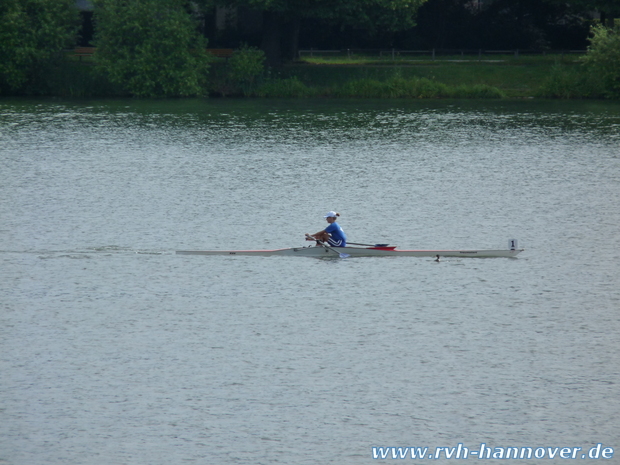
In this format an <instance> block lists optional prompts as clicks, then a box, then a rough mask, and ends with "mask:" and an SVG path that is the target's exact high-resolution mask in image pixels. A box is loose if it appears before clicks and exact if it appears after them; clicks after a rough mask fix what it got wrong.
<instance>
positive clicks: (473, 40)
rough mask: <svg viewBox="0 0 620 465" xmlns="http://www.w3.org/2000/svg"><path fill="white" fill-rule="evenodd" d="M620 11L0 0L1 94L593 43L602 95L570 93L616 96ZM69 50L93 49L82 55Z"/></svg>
mask: <svg viewBox="0 0 620 465" xmlns="http://www.w3.org/2000/svg"><path fill="white" fill-rule="evenodd" d="M78 7H79V8H78ZM619 15H620V2H619V1H618V0H364V1H363V2H361V1H360V2H357V1H351V0H279V1H277V2H274V1H273V0H133V1H131V2H127V1H126V0H90V1H88V0H79V1H76V0H3V1H2V2H0V56H2V57H3V59H2V60H0V95H73V96H87V95H128V96H136V97H158V96H159V97H162V96H178V97H183V96H196V95H213V94H219V95H241V94H243V95H263V94H265V95H267V94H270V92H267V91H265V89H266V88H267V87H269V86H272V85H273V83H274V76H277V73H270V72H269V70H270V69H273V68H277V67H279V66H280V65H282V64H284V63H290V62H292V61H294V60H295V59H296V58H297V51H298V50H299V49H309V48H314V49H323V50H325V49H328V50H334V49H346V48H349V49H351V48H354V49H393V48H395V49H400V50H428V49H431V48H432V49H440V50H441V49H443V50H446V49H452V50H455V49H457V50H479V49H484V50H514V49H519V50H537V51H544V50H575V49H581V50H583V49H585V48H586V46H588V44H590V48H591V50H590V52H589V53H588V57H586V58H588V59H587V60H585V61H584V63H588V64H589V65H590V68H591V70H592V72H591V73H590V75H592V76H595V77H599V78H601V79H600V80H601V82H602V83H603V84H601V86H604V87H601V89H603V88H604V89H606V90H605V91H604V92H602V91H597V92H593V91H580V92H579V93H578V95H582V96H594V95H609V96H612V95H617V94H618V92H619V91H618V89H620V70H619V69H618V63H620V57H618V55H619V54H620V51H619V50H618V49H620V42H619V37H620V31H619V30H618V28H614V27H613V20H614V18H615V17H616V16H619ZM597 28H598V29H597ZM594 45H595V47H593V46H594ZM76 46H83V47H84V46H88V47H94V48H95V49H96V52H95V53H94V55H93V56H92V57H90V58H89V59H87V60H85V61H84V62H82V61H81V58H80V60H79V61H78V59H77V56H76V55H75V54H74V53H72V52H71V50H72V49H73V48H74V47H76ZM217 48H225V49H234V52H233V53H232V56H230V57H229V58H228V59H227V60H224V61H223V60H222V59H215V58H214V56H213V54H211V53H209V52H208V49H217ZM593 48H595V50H592V49H593ZM557 76H558V78H557V79H556V81H557V83H560V84H561V85H558V86H556V88H558V89H559V88H560V87H561V88H562V89H566V88H572V87H575V86H576V85H577V84H578V85H579V87H580V88H584V89H585V88H594V86H592V85H591V84H590V83H591V82H593V81H592V80H591V79H589V78H588V79H587V80H584V79H582V76H581V74H578V75H575V76H567V75H566V74H562V73H558V74H557ZM270 80H271V81H270ZM560 81H561V82H560ZM573 83H576V84H573ZM583 83H586V84H583ZM281 84H282V85H284V87H287V88H289V89H296V91H295V92H297V91H298V90H299V89H301V87H300V86H299V84H300V83H299V82H297V81H286V82H280V83H279V84H278V86H279V87H280V89H282V88H283V87H282V85H281ZM310 84H311V85H314V83H310ZM375 84H376V83H372V86H375V87H376V85H375ZM392 84H394V86H396V87H399V86H400V87H402V88H404V89H406V91H403V92H400V91H399V92H395V91H394V92H393V91H389V92H388V93H391V94H394V95H397V94H398V95H400V94H402V95H409V96H411V95H415V94H416V93H417V92H418V90H417V89H418V85H419V84H420V83H419V82H418V81H416V82H413V81H407V82H405V81H403V80H402V79H400V78H399V77H398V76H396V77H395V78H394V80H393V83H392ZM381 85H382V84H381ZM425 85H426V83H425ZM261 86H262V87H261ZM265 86H267V87H265ZM372 86H371V87H372ZM259 87H260V88H261V89H262V90H259ZM379 87H381V86H379ZM287 92H288V91H287ZM304 92H306V90H304ZM317 92H319V91H318V90H316V89H314V90H313V91H312V92H310V93H313V94H316V93H317ZM322 92H324V93H325V92H327V93H328V94H330V95H336V94H338V93H339V92H340V91H334V90H333V89H332V90H330V91H322ZM373 92H374V91H373ZM381 92H384V91H383V90H381ZM433 92H434V91H433ZM562 92H563V93H565V92H564V91H562ZM371 93H372V92H371ZM482 93H484V94H489V92H487V90H484V92H482ZM441 94H442V95H453V93H452V91H451V90H449V91H444V90H442V92H441ZM494 94H495V93H494ZM552 94H560V92H558V91H553V92H552ZM270 95H272V94H270Z"/></svg>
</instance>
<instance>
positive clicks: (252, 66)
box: [226, 45, 265, 95]
mask: <svg viewBox="0 0 620 465" xmlns="http://www.w3.org/2000/svg"><path fill="white" fill-rule="evenodd" d="M264 63H265V52H263V51H262V50H260V49H258V48H256V47H248V46H247V45H246V46H243V47H241V48H240V49H238V50H235V51H234V52H233V54H232V56H231V57H230V58H229V60H228V63H227V64H226V67H227V74H228V77H229V79H230V80H231V81H232V82H233V84H234V85H235V86H237V87H238V88H240V89H241V91H242V92H243V94H244V95H250V94H251V93H252V91H253V90H254V88H255V86H256V82H257V79H258V78H259V77H260V76H261V75H262V74H263V73H264V71H265V64H264Z"/></svg>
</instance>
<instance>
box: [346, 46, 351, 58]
mask: <svg viewBox="0 0 620 465" xmlns="http://www.w3.org/2000/svg"><path fill="white" fill-rule="evenodd" d="M347 57H349V60H350V59H351V49H350V48H348V49H347Z"/></svg>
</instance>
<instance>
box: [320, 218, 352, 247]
mask: <svg viewBox="0 0 620 465" xmlns="http://www.w3.org/2000/svg"><path fill="white" fill-rule="evenodd" d="M325 232H328V233H329V234H331V237H330V238H329V245H332V246H334V247H346V246H347V235H346V234H345V233H344V231H343V230H342V228H341V227H340V225H339V224H338V223H336V222H335V221H334V222H333V223H332V224H330V225H329V226H328V227H326V228H325Z"/></svg>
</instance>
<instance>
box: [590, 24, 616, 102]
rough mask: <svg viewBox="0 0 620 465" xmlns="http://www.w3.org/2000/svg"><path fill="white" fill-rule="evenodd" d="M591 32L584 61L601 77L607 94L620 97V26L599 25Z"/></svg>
mask: <svg viewBox="0 0 620 465" xmlns="http://www.w3.org/2000/svg"><path fill="white" fill-rule="evenodd" d="M591 32H592V38H591V39H590V46H589V47H588V53H587V54H586V55H585V57H584V58H583V62H584V63H585V65H586V66H587V67H588V68H590V69H592V70H593V71H594V72H595V73H597V74H598V75H599V76H600V77H601V79H602V81H603V84H604V86H605V94H606V96H608V97H611V98H620V26H616V27H614V28H608V27H605V26H602V25H597V26H594V27H592V30H591Z"/></svg>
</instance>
